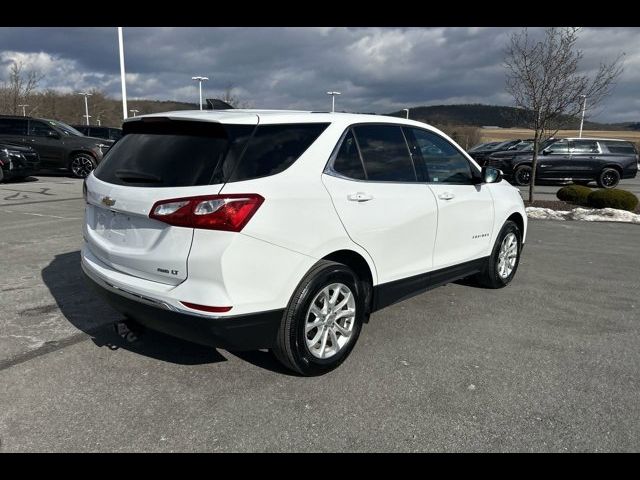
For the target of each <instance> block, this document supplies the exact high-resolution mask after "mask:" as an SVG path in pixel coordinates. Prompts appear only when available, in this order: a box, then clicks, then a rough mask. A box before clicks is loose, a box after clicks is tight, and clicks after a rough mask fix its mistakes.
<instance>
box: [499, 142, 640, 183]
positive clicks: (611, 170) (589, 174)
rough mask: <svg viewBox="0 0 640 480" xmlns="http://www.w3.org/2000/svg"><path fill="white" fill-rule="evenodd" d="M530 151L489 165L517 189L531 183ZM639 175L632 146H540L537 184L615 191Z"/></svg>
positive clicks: (609, 144)
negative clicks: (557, 183) (568, 184)
mask: <svg viewBox="0 0 640 480" xmlns="http://www.w3.org/2000/svg"><path fill="white" fill-rule="evenodd" d="M532 161H533V152H532V150H529V151H525V152H520V153H516V154H513V155H508V153H507V152H502V153H496V154H493V155H491V156H490V159H489V162H488V163H489V164H490V165H492V166H494V167H496V168H499V169H501V170H502V171H503V172H504V174H505V176H506V177H507V178H509V179H510V180H511V181H513V182H514V183H515V184H516V185H528V184H529V183H530V181H531V163H532ZM637 172H638V152H637V150H636V147H635V145H634V144H633V143H632V142H628V141H625V140H615V139H606V138H564V139H560V140H557V139H554V140H552V141H550V142H548V143H546V144H543V145H542V148H541V149H540V153H539V156H538V166H537V169H536V180H543V181H562V182H567V181H572V182H574V183H578V184H582V185H587V184H589V183H590V182H592V181H595V182H596V183H597V185H598V186H599V187H600V188H614V187H616V186H617V185H618V183H619V182H620V179H623V178H634V177H635V176H636V174H637Z"/></svg>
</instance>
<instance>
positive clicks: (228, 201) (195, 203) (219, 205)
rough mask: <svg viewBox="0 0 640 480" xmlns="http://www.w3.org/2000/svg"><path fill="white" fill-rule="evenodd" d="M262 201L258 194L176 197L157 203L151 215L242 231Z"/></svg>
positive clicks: (171, 221)
mask: <svg viewBox="0 0 640 480" xmlns="http://www.w3.org/2000/svg"><path fill="white" fill-rule="evenodd" d="M262 202H264V198H263V197H261V196H260V195H257V194H254V193H247V194H233V195H207V196H199V197H188V198H173V199H169V200H161V201H159V202H156V203H155V204H154V205H153V208H152V209H151V213H149V218H153V219H155V220H158V221H160V222H164V223H167V224H169V225H174V226H177V227H189V228H203V229H208V230H224V231H229V232H239V231H241V230H242V229H243V228H244V226H245V225H246V224H247V222H248V221H249V220H250V219H251V217H252V216H253V215H254V214H255V213H256V211H257V210H258V208H259V207H260V205H262Z"/></svg>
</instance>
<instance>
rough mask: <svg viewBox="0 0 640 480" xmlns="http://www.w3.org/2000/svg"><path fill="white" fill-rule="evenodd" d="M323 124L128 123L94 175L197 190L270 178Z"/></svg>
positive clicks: (120, 181) (119, 181)
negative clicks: (215, 185)
mask: <svg viewBox="0 0 640 480" xmlns="http://www.w3.org/2000/svg"><path fill="white" fill-rule="evenodd" d="M327 125H328V124H321V125H320V124H294V125H265V126H258V127H256V126H255V125H230V124H227V125H222V124H219V123H213V122H192V121H179V120H167V119H162V118H160V119H158V120H155V119H154V120H146V121H133V122H128V123H125V124H124V129H123V133H124V136H123V137H122V139H120V140H119V141H118V142H116V143H115V145H114V146H113V147H111V149H110V150H109V151H108V153H107V154H106V155H105V157H104V159H103V160H102V162H101V163H100V165H99V166H98V168H96V170H95V172H94V175H95V176H96V177H97V178H98V179H100V180H102V181H105V182H108V183H114V184H117V185H131V186H138V187H187V186H199V185H209V184H217V183H226V182H234V181H240V180H249V179H252V178H258V177H264V176H267V175H274V174H276V173H279V172H281V171H283V170H284V169H286V168H287V167H289V166H290V165H291V164H293V162H295V161H296V160H297V159H298V157H299V156H300V155H301V154H302V153H304V151H305V150H306V149H307V148H308V147H309V146H310V145H311V144H312V143H313V142H314V141H315V140H316V138H317V137H318V136H319V135H320V133H322V131H323V130H324V129H325V128H326V127H327Z"/></svg>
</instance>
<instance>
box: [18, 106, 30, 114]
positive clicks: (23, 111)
mask: <svg viewBox="0 0 640 480" xmlns="http://www.w3.org/2000/svg"><path fill="white" fill-rule="evenodd" d="M28 106H29V105H27V104H24V105H18V107H22V116H23V117H26V116H27V111H26V108H27V107H28Z"/></svg>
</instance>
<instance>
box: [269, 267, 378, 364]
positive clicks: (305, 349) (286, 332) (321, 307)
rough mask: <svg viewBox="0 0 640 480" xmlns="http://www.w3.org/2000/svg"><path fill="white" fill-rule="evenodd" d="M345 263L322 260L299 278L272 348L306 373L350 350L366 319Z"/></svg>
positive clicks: (353, 277)
mask: <svg viewBox="0 0 640 480" xmlns="http://www.w3.org/2000/svg"><path fill="white" fill-rule="evenodd" d="M361 285H362V284H361V282H359V280H358V277H357V276H356V274H355V273H354V272H353V270H351V269H350V268H349V267H347V266H346V265H343V264H341V263H336V262H330V261H326V260H322V261H320V262H318V263H317V264H316V265H315V266H314V267H313V268H312V269H311V270H310V271H309V273H308V274H307V275H306V276H305V277H304V278H303V279H302V281H301V282H300V284H299V285H298V288H297V289H296V291H295V292H294V294H293V296H292V297H291V300H290V301H289V306H288V307H287V309H286V311H285V313H284V316H283V319H282V323H281V325H280V331H279V332H278V339H277V343H276V347H275V348H274V349H273V352H274V354H275V355H276V357H277V358H278V360H279V361H280V362H281V363H282V364H283V365H285V366H286V367H287V368H289V369H291V370H294V371H295V372H297V373H300V374H302V375H306V376H312V375H321V374H323V373H326V372H329V371H331V370H333V369H334V368H336V367H337V366H338V365H340V364H341V363H342V362H343V361H344V360H345V359H346V358H347V356H348V355H349V353H351V350H352V349H353V347H354V345H355V343H356V341H357V340H358V336H359V335H360V330H361V328H362V323H363V319H364V313H365V308H364V295H363V292H362V291H361V290H362V287H361Z"/></svg>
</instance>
